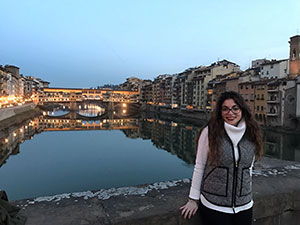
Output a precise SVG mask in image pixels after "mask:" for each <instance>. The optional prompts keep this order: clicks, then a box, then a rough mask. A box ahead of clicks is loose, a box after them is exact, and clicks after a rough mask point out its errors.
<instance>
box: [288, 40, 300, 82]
mask: <svg viewBox="0 0 300 225" xmlns="http://www.w3.org/2000/svg"><path fill="white" fill-rule="evenodd" d="M289 43H290V77H296V76H299V75H300V35H296V36H293V37H291V38H290V41H289Z"/></svg>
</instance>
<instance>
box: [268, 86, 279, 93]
mask: <svg viewBox="0 0 300 225" xmlns="http://www.w3.org/2000/svg"><path fill="white" fill-rule="evenodd" d="M268 92H269V93H274V92H279V88H278V87H277V88H272V89H268Z"/></svg>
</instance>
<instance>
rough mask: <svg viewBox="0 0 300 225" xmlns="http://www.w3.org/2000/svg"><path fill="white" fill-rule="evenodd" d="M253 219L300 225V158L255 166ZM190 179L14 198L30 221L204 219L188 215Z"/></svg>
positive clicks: (158, 223) (163, 224)
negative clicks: (184, 209) (185, 206)
mask: <svg viewBox="0 0 300 225" xmlns="http://www.w3.org/2000/svg"><path fill="white" fill-rule="evenodd" d="M253 176H254V177H253V197H254V223H253V225H286V224H288V225H296V224H299V223H298V222H299V219H300V164H299V163H294V162H287V161H281V160H275V159H269V158H264V159H263V160H262V161H260V162H258V163H256V165H255V170H254V171H253ZM189 187H190V180H189V179H184V180H180V181H168V182H160V183H155V184H148V185H141V186H137V187H123V188H111V189H106V190H98V191H86V192H78V193H68V194H61V195H56V196H49V197H40V198H36V199H28V200H20V201H15V202H13V203H14V204H15V205H18V206H19V207H21V208H22V210H21V214H23V215H25V216H27V218H28V221H27V225H36V224H43V225H53V224H60V225H77V224H78V225H79V224H86V225H92V224H104V225H106V224H107V225H115V224H118V225H129V224H130V225H140V224H147V225H178V224H182V225H196V224H197V225H201V222H200V220H201V218H200V216H199V214H196V215H195V216H194V217H193V218H192V219H190V220H185V219H183V218H182V217H181V215H180V210H179V208H180V207H181V206H182V205H183V204H185V202H186V201H187V196H188V193H189Z"/></svg>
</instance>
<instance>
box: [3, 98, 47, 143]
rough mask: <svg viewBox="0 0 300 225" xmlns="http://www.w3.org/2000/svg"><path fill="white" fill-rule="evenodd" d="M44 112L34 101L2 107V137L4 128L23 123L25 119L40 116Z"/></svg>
mask: <svg viewBox="0 0 300 225" xmlns="http://www.w3.org/2000/svg"><path fill="white" fill-rule="evenodd" d="M41 113H42V111H41V110H40V109H39V107H36V105H35V104H34V103H30V104H26V105H22V106H16V107H11V108H6V109H0V114H1V120H0V137H1V132H3V131H4V130H6V129H8V128H10V127H12V126H16V125H18V124H21V123H23V122H24V121H26V120H28V119H30V118H33V117H35V116H38V115H40V114H41Z"/></svg>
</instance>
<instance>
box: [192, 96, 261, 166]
mask: <svg viewBox="0 0 300 225" xmlns="http://www.w3.org/2000/svg"><path fill="white" fill-rule="evenodd" d="M227 99H232V100H233V101H234V102H235V103H236V104H237V105H238V106H239V107H240V109H241V112H242V118H244V120H245V123H246V131H245V134H246V137H247V138H248V139H249V140H250V141H251V142H253V143H254V144H255V147H256V148H255V158H256V160H258V159H260V158H261V157H262V155H263V140H262V132H261V129H260V127H259V125H258V123H257V122H256V121H255V120H254V118H253V116H252V114H251V111H250V108H249V107H248V105H247V104H246V102H245V101H244V99H243V97H242V96H241V95H240V94H238V93H236V92H234V91H228V92H223V93H222V94H221V96H220V97H219V99H218V101H217V104H216V108H215V109H214V111H213V112H212V114H211V117H210V120H209V121H208V123H207V124H206V126H208V142H209V154H208V160H209V161H211V162H217V161H218V159H219V154H218V153H219V147H220V143H221V140H222V138H223V137H224V135H225V129H224V120H223V118H222V105H223V102H224V101H225V100H227ZM201 131H202V129H201ZM201 131H200V134H201ZM200 134H199V137H200ZM199 137H198V138H199Z"/></svg>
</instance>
